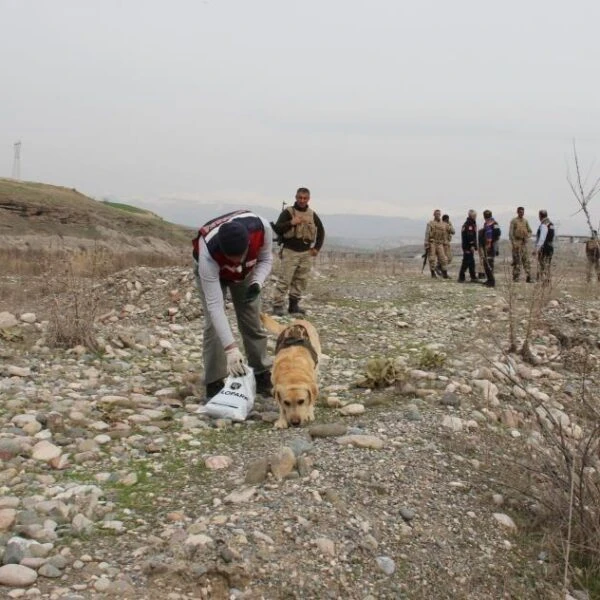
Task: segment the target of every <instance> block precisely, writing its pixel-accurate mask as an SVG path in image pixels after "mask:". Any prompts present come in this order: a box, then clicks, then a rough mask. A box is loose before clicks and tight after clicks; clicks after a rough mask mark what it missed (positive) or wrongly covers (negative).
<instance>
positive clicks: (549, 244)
mask: <svg viewBox="0 0 600 600" xmlns="http://www.w3.org/2000/svg"><path fill="white" fill-rule="evenodd" d="M542 225H546V226H547V227H548V233H547V234H546V239H545V240H544V245H543V246H542V248H543V249H544V250H545V249H550V248H554V224H553V223H552V221H550V219H548V217H546V218H545V219H544V220H543V221H542V222H541V223H540V226H539V227H538V230H537V233H536V234H535V239H536V242H539V241H540V234H541V233H542Z"/></svg>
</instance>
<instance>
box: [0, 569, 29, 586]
mask: <svg viewBox="0 0 600 600" xmlns="http://www.w3.org/2000/svg"><path fill="white" fill-rule="evenodd" d="M37 576H38V575H37V573H36V572H35V571H34V570H33V569H30V568H28V567H24V566H23V565H4V566H2V567H0V585H6V586H10V587H27V586H29V585H31V584H32V583H34V582H35V580H36V579H37Z"/></svg>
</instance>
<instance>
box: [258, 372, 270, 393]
mask: <svg viewBox="0 0 600 600" xmlns="http://www.w3.org/2000/svg"><path fill="white" fill-rule="evenodd" d="M254 379H255V381H256V393H257V394H261V395H262V396H270V395H271V393H272V391H273V384H272V383H271V371H263V372H262V373H257V374H256V375H254Z"/></svg>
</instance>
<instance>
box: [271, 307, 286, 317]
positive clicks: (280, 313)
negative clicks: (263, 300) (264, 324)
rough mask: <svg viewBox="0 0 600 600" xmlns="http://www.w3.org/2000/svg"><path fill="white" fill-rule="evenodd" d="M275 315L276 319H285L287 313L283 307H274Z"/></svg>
mask: <svg viewBox="0 0 600 600" xmlns="http://www.w3.org/2000/svg"><path fill="white" fill-rule="evenodd" d="M273 314H274V315H275V316H276V317H283V315H284V314H285V312H284V310H283V306H274V307H273Z"/></svg>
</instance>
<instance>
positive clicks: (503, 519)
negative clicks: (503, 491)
mask: <svg viewBox="0 0 600 600" xmlns="http://www.w3.org/2000/svg"><path fill="white" fill-rule="evenodd" d="M493 516H494V519H496V521H498V523H500V525H502V526H503V527H506V528H507V529H512V530H516V529H517V525H516V524H515V522H514V521H513V520H512V519H511V518H510V517H509V516H508V515H506V514H504V513H494V515H493Z"/></svg>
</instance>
